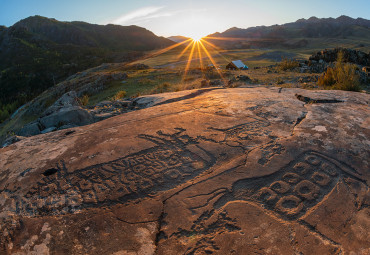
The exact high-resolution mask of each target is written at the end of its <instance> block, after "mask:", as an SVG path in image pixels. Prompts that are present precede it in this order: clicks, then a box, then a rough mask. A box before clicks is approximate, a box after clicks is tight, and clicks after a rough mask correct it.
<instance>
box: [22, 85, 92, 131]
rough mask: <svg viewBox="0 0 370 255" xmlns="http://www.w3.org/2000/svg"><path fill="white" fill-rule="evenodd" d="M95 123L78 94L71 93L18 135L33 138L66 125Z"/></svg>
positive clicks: (65, 95)
mask: <svg viewBox="0 0 370 255" xmlns="http://www.w3.org/2000/svg"><path fill="white" fill-rule="evenodd" d="M93 122H94V116H93V115H92V114H91V113H89V112H88V111H87V110H85V109H83V108H81V106H80V104H79V102H78V98H77V95H76V92H74V91H70V92H67V93H65V94H64V95H63V96H62V97H61V98H59V99H58V100H57V101H56V102H55V103H54V104H53V105H52V106H50V107H49V108H47V109H46V110H45V111H44V113H43V114H42V115H41V116H40V118H38V119H37V120H36V121H34V122H31V123H29V124H27V125H25V126H24V127H23V128H22V129H21V130H20V131H19V132H18V134H19V135H21V136H32V135H37V134H40V133H48V132H51V131H54V130H56V129H60V128H61V127H63V126H65V125H74V126H82V125H87V124H90V123H93Z"/></svg>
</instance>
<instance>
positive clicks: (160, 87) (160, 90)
mask: <svg viewBox="0 0 370 255" xmlns="http://www.w3.org/2000/svg"><path fill="white" fill-rule="evenodd" d="M169 88H170V84H169V83H167V82H165V83H162V84H160V85H158V86H157V87H155V89H154V90H153V93H163V92H166V91H168V90H169Z"/></svg>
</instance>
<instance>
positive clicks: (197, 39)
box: [191, 35, 203, 42]
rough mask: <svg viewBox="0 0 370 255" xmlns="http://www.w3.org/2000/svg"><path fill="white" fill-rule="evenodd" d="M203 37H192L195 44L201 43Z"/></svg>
mask: <svg viewBox="0 0 370 255" xmlns="http://www.w3.org/2000/svg"><path fill="white" fill-rule="evenodd" d="M202 38H203V37H202V36H197V35H195V36H192V37H191V39H192V40H193V42H199V41H200V40H201V39H202Z"/></svg>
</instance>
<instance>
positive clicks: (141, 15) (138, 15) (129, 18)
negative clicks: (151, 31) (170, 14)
mask: <svg viewBox="0 0 370 255" xmlns="http://www.w3.org/2000/svg"><path fill="white" fill-rule="evenodd" d="M163 8H164V7H163V6H148V7H145V8H141V9H137V10H135V11H132V12H129V13H126V14H125V15H123V16H121V17H119V18H117V19H115V20H113V21H112V22H111V23H113V24H120V25H125V24H127V23H133V22H137V21H140V20H143V19H147V18H149V17H153V16H159V14H157V15H154V13H157V12H158V11H159V10H161V9H163Z"/></svg>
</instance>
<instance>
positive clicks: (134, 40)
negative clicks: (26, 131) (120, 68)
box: [0, 16, 173, 121]
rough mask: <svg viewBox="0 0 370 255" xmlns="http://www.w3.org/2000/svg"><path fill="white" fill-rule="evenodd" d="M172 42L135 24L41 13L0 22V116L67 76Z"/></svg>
mask: <svg viewBox="0 0 370 255" xmlns="http://www.w3.org/2000/svg"><path fill="white" fill-rule="evenodd" d="M172 44H173V42H172V41H170V40H168V39H166V38H162V37H157V36H156V35H154V34H153V33H152V32H150V31H148V30H146V29H144V28H140V27H137V26H128V27H124V26H117V25H106V26H100V25H93V24H88V23H84V22H60V21H57V20H55V19H48V18H44V17H40V16H34V17H29V18H27V19H24V20H21V21H19V22H18V23H16V24H14V25H13V26H11V27H9V28H6V27H3V26H2V27H0V121H1V120H2V119H4V118H5V117H6V116H8V115H9V113H11V112H13V111H14V110H15V109H16V108H17V107H18V106H20V105H22V104H23V103H25V102H27V101H29V100H30V99H32V98H34V97H35V96H37V95H39V94H40V93H41V92H42V91H44V90H45V89H47V88H49V87H51V86H54V85H55V84H57V83H58V82H60V81H62V80H64V79H65V78H66V77H68V76H70V75H72V74H74V73H76V72H78V71H82V70H85V69H87V68H90V67H93V66H97V65H99V64H101V63H104V62H127V61H131V60H133V59H136V58H138V57H139V56H142V55H143V52H144V51H148V50H154V49H159V48H164V47H167V46H169V45H172Z"/></svg>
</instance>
